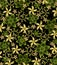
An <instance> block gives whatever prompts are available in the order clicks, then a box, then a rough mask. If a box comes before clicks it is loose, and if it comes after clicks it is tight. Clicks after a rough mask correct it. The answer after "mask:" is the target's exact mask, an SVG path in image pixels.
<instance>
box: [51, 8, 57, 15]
mask: <svg viewBox="0 0 57 65" xmlns="http://www.w3.org/2000/svg"><path fill="white" fill-rule="evenodd" d="M52 12H54V14H53V15H54V16H57V8H56V10H53V11H52Z"/></svg>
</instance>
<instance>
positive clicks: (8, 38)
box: [6, 33, 14, 42]
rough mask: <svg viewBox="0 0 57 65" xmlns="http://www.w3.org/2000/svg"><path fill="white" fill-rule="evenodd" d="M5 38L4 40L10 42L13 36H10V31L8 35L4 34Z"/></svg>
mask: <svg viewBox="0 0 57 65" xmlns="http://www.w3.org/2000/svg"><path fill="white" fill-rule="evenodd" d="M6 37H7V39H6V41H9V42H12V41H11V40H12V39H14V37H12V36H11V33H10V34H9V35H6Z"/></svg>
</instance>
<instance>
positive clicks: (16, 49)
mask: <svg viewBox="0 0 57 65" xmlns="http://www.w3.org/2000/svg"><path fill="white" fill-rule="evenodd" d="M12 50H13V54H14V53H15V52H16V53H17V54H18V53H19V52H18V51H20V50H21V49H19V48H18V46H17V45H16V48H12Z"/></svg>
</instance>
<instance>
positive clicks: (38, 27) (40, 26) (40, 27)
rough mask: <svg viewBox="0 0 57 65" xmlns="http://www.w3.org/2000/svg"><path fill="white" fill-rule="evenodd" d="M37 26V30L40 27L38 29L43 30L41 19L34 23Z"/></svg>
mask: <svg viewBox="0 0 57 65" xmlns="http://www.w3.org/2000/svg"><path fill="white" fill-rule="evenodd" d="M36 25H38V26H37V30H38V29H40V30H43V29H42V27H44V25H42V21H41V22H40V24H39V23H36Z"/></svg>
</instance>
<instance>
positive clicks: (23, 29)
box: [20, 24, 28, 33]
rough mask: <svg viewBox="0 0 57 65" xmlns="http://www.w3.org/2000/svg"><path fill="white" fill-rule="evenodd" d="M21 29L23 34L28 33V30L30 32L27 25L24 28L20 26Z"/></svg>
mask: <svg viewBox="0 0 57 65" xmlns="http://www.w3.org/2000/svg"><path fill="white" fill-rule="evenodd" d="M20 28H21V32H23V33H26V30H28V28H27V27H26V25H25V24H24V25H23V26H20Z"/></svg>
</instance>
